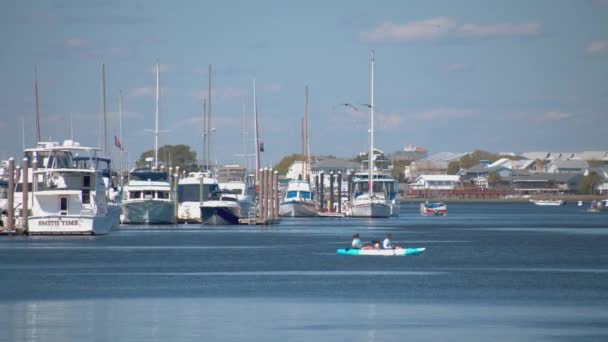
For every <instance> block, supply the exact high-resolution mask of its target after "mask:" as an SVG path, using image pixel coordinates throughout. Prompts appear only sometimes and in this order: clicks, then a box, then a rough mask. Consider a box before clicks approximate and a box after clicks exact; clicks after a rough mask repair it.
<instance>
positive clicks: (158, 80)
mask: <svg viewBox="0 0 608 342" xmlns="http://www.w3.org/2000/svg"><path fill="white" fill-rule="evenodd" d="M159 107H160V64H159V63H158V59H157V60H156V128H155V129H154V168H155V169H158V112H159V110H160V108H159Z"/></svg>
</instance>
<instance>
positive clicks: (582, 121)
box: [0, 0, 608, 165]
mask: <svg viewBox="0 0 608 342" xmlns="http://www.w3.org/2000/svg"><path fill="white" fill-rule="evenodd" d="M607 23H608V1H591V0H590V1H494V2H488V1H407V2H406V1H373V2H371V1H304V2H302V1H298V2H296V1H163V2H157V1H143V0H142V1H128V2H127V1H114V0H96V1H95V0H92V1H67V0H66V1H48V2H47V1H8V2H4V3H3V10H2V11H1V12H0V38H1V41H2V48H0V74H1V75H2V77H0V89H1V90H2V91H1V92H0V103H1V106H0V146H1V147H0V158H7V157H9V156H16V157H19V156H20V155H21V152H20V151H21V148H22V134H21V127H22V121H24V122H25V127H26V131H25V133H26V134H25V143H26V145H27V146H31V145H32V144H33V143H34V98H33V66H34V64H36V65H37V67H38V75H39V94H40V96H39V98H40V113H41V123H42V128H41V130H42V136H43V137H44V138H45V139H47V138H49V137H51V138H52V139H53V140H56V141H57V140H58V141H61V140H63V139H66V138H68V137H69V132H70V124H69V123H70V117H72V122H73V126H74V136H75V140H78V141H80V142H81V143H82V144H86V145H99V141H100V134H101V133H100V132H101V130H100V123H99V118H100V112H101V108H102V107H101V64H102V63H105V64H106V71H107V73H106V77H107V108H108V112H109V117H110V120H111V121H110V122H109V124H108V136H109V141H110V143H109V144H110V146H112V141H113V136H114V135H118V115H117V111H118V94H119V91H120V90H122V92H123V94H124V99H123V129H124V138H123V144H124V145H125V147H126V148H127V149H128V151H129V159H135V158H136V157H138V156H139V155H140V154H141V152H143V151H145V150H148V149H152V148H153V146H154V140H153V136H152V135H151V134H150V133H148V132H146V131H145V129H150V128H153V127H154V112H155V107H154V101H155V100H154V87H155V75H154V64H155V63H156V60H157V59H158V60H159V61H160V63H161V88H162V98H161V119H160V122H161V129H164V130H168V132H167V133H163V134H162V135H161V139H160V144H161V145H163V144H180V143H183V144H188V145H191V146H192V147H193V148H194V149H195V150H196V151H200V150H201V138H200V133H201V125H202V122H201V120H202V114H201V113H202V98H203V97H204V96H206V94H207V82H208V81H207V76H208V75H207V67H208V65H209V64H211V65H212V67H213V74H212V76H213V77H212V79H213V83H212V90H213V94H212V116H213V117H212V120H213V124H212V125H213V126H214V127H215V128H216V129H217V131H216V132H215V133H214V136H213V140H212V142H213V147H212V150H213V157H214V159H217V160H218V161H219V162H221V163H235V162H239V161H240V157H238V156H237V155H238V154H240V153H242V149H243V147H242V145H243V143H242V132H241V131H242V112H243V104H242V102H243V97H245V101H246V116H247V120H248V125H249V127H251V118H252V115H253V114H252V82H253V79H254V78H255V79H256V82H257V102H258V111H259V115H260V129H261V140H263V141H264V144H265V148H266V152H265V153H264V154H263V157H262V158H263V164H264V165H269V164H270V163H275V162H277V161H278V160H279V159H280V158H281V157H282V156H283V155H285V154H289V153H295V152H299V151H300V149H301V147H300V121H301V118H302V116H303V113H304V104H305V101H304V89H305V86H307V85H308V86H309V89H310V100H309V102H310V107H309V115H310V134H311V151H312V152H313V153H314V154H333V155H337V156H343V157H350V156H353V155H355V154H357V153H358V152H359V151H364V150H366V149H367V143H368V138H367V125H368V118H367V114H366V113H365V112H364V111H362V112H357V111H354V110H350V109H349V108H346V107H343V106H340V104H341V103H346V102H348V103H354V104H361V103H369V96H370V95H369V92H370V80H369V78H370V50H371V49H375V51H376V75H375V81H376V86H375V108H376V121H375V125H376V131H375V132H376V134H375V135H376V145H377V147H378V148H380V149H382V150H385V151H387V152H393V151H396V150H399V149H402V148H403V146H404V145H405V144H415V145H420V146H424V147H426V148H427V149H428V150H429V151H430V152H431V153H435V152H442V151H450V152H464V151H470V150H474V149H484V150H488V151H493V152H523V151H539V150H553V151H556V150H560V151H583V150H597V149H601V150H606V149H608V143H607V140H606V127H608V124H606V123H605V122H606V120H607V119H608V24H607ZM361 109H362V110H363V108H361ZM249 137H250V140H251V141H250V143H249V146H250V150H251V151H253V145H252V133H250V135H249ZM113 152H116V149H113Z"/></svg>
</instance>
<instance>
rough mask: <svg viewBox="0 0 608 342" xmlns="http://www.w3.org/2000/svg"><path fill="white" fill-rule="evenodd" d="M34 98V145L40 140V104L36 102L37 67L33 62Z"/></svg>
mask: <svg viewBox="0 0 608 342" xmlns="http://www.w3.org/2000/svg"><path fill="white" fill-rule="evenodd" d="M34 98H35V100H36V145H37V144H38V142H40V106H39V103H38V69H37V68H36V65H35V64H34Z"/></svg>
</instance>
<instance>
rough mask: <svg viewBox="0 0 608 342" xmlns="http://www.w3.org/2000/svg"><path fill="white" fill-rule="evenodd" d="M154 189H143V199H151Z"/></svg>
mask: <svg viewBox="0 0 608 342" xmlns="http://www.w3.org/2000/svg"><path fill="white" fill-rule="evenodd" d="M153 198H154V191H144V199H153Z"/></svg>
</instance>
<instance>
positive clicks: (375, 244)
mask: <svg viewBox="0 0 608 342" xmlns="http://www.w3.org/2000/svg"><path fill="white" fill-rule="evenodd" d="M361 249H380V241H378V240H372V241H371V242H366V243H364V244H363V247H361Z"/></svg>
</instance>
